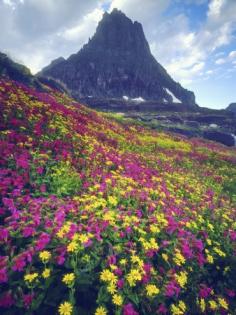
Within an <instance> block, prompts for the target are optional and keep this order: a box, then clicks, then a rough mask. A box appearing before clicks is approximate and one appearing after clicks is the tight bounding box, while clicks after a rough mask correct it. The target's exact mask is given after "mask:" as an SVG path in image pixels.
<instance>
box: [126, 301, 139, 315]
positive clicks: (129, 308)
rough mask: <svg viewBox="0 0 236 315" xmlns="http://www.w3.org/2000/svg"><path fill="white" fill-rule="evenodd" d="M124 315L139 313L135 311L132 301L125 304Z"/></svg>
mask: <svg viewBox="0 0 236 315" xmlns="http://www.w3.org/2000/svg"><path fill="white" fill-rule="evenodd" d="M123 315H139V313H138V312H136V311H135V309H134V308H133V305H132V304H131V303H129V304H126V305H124V307H123Z"/></svg>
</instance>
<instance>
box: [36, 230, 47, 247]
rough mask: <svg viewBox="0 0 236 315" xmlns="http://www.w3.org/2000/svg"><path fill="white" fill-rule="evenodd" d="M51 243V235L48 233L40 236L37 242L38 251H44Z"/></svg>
mask: <svg viewBox="0 0 236 315" xmlns="http://www.w3.org/2000/svg"><path fill="white" fill-rule="evenodd" d="M49 242H50V235H49V234H47V233H44V232H43V233H42V234H40V236H39V238H38V240H37V242H36V246H35V248H36V250H38V251H39V250H42V249H44V248H45V247H46V245H47V244H48V243H49Z"/></svg>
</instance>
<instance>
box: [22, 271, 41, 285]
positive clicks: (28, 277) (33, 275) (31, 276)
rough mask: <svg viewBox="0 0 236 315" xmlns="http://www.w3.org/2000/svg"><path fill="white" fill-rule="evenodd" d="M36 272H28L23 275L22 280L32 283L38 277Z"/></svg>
mask: <svg viewBox="0 0 236 315" xmlns="http://www.w3.org/2000/svg"><path fill="white" fill-rule="evenodd" d="M38 275H39V274H38V273H37V272H34V273H29V274H27V275H25V276H24V280H25V281H26V282H29V283H32V282H33V281H34V280H35V279H36V278H38Z"/></svg>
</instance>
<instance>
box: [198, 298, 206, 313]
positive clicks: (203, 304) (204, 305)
mask: <svg viewBox="0 0 236 315" xmlns="http://www.w3.org/2000/svg"><path fill="white" fill-rule="evenodd" d="M199 304H200V308H201V311H202V312H203V313H204V312H205V310H206V303H205V301H204V299H200V302H199Z"/></svg>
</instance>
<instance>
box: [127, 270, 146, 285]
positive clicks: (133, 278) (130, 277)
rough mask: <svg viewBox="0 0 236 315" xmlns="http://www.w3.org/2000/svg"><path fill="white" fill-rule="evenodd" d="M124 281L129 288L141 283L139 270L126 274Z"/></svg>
mask: <svg viewBox="0 0 236 315" xmlns="http://www.w3.org/2000/svg"><path fill="white" fill-rule="evenodd" d="M126 279H127V281H128V283H129V285H130V286H131V287H134V286H135V285H136V282H137V281H141V279H142V275H141V272H140V271H139V270H136V269H131V271H130V273H128V274H127V276H126Z"/></svg>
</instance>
